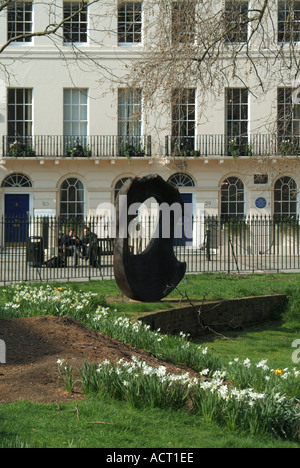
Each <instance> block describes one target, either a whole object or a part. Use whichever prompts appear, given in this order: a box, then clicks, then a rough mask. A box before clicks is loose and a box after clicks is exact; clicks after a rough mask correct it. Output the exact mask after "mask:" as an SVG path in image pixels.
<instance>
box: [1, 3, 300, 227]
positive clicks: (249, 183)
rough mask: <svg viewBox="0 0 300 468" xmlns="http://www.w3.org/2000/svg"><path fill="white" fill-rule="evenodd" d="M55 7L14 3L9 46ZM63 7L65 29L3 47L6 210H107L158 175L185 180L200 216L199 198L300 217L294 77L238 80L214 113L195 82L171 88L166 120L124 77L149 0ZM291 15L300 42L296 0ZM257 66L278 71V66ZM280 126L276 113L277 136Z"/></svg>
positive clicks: (246, 212) (141, 37) (245, 31)
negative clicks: (257, 85)
mask: <svg viewBox="0 0 300 468" xmlns="http://www.w3.org/2000/svg"><path fill="white" fill-rule="evenodd" d="M145 1H147V0H145ZM215 3H216V5H217V4H218V8H224V9H225V10H226V9H227V10H228V11H229V12H230V9H231V8H232V4H237V3H238V5H239V8H240V11H241V15H242V14H247V11H248V9H249V8H250V7H251V5H252V4H254V3H255V2H254V1H253V2H245V1H240V2H232V1H231V2H228V1H223V2H215ZM177 4H178V2H174V5H177ZM47 5H48V2H47V1H45V2H44V3H41V2H35V1H32V2H30V1H25V2H22V1H17V2H13V3H12V4H11V5H10V6H9V7H8V8H6V9H4V10H3V11H2V12H1V14H0V44H4V43H5V42H6V41H7V40H9V39H10V38H11V37H17V36H18V34H22V33H25V34H26V33H28V32H29V33H30V32H31V31H33V29H34V30H36V31H39V30H41V31H43V30H44V29H45V26H46V25H47V24H49V14H48V11H47V9H46V6H47ZM54 7H55V12H54V11H52V14H53V15H54V14H55V18H56V23H57V22H58V21H59V18H61V20H63V18H64V17H70V18H71V19H70V20H69V21H67V22H66V24H65V25H64V28H61V31H62V32H61V34H60V35H59V34H57V35H55V36H52V37H45V36H43V35H42V36H35V37H25V38H24V37H21V38H20V39H19V40H15V41H13V42H11V43H10V45H9V46H8V47H7V48H6V49H5V50H4V51H3V52H2V53H1V55H0V62H1V68H0V79H1V81H0V135H1V148H0V197H1V213H2V215H4V216H15V215H24V214H25V215H26V214H29V215H31V216H35V215H51V216H56V217H59V216H64V217H69V218H74V217H79V218H80V217H82V218H84V217H91V216H97V215H99V214H101V213H102V212H101V211H99V210H101V206H103V205H102V204H105V203H106V204H109V203H113V202H114V200H115V196H116V194H117V192H118V190H119V189H120V188H121V186H122V184H123V183H124V181H125V180H126V179H127V178H130V177H142V176H145V175H148V174H155V173H156V174H159V175H161V176H162V177H163V178H164V179H165V180H168V181H170V182H172V183H173V184H174V185H175V186H177V187H178V188H179V190H180V192H181V193H182V194H184V199H185V201H188V202H191V203H192V204H193V210H194V214H197V212H196V207H197V206H201V207H203V210H204V213H205V214H207V215H217V216H220V215H225V216H228V215H229V216H239V217H242V216H252V215H253V216H255V215H259V216H260V215H263V216H264V215H266V216H273V215H279V216H285V217H294V216H296V215H298V206H299V189H298V187H299V186H300V173H299V158H298V155H299V151H300V150H299V145H298V143H299V134H300V131H299V123H300V106H299V105H298V104H297V101H296V105H293V103H294V104H295V102H294V101H293V91H294V88H293V85H294V84H293V83H292V82H291V79H290V77H287V79H286V81H284V80H282V79H281V80H278V81H276V80H275V79H274V81H273V82H272V86H271V87H267V88H266V89H264V90H263V91H262V90H261V91H258V90H257V89H256V91H255V93H253V92H252V80H253V76H251V75H247V76H246V75H245V77H244V81H243V82H242V81H241V80H240V79H236V78H231V77H230V76H229V77H228V80H227V85H226V86H224V88H223V90H222V91H221V92H220V93H219V94H218V95H215V94H214V93H212V96H211V99H209V101H208V103H207V107H206V110H205V112H202V110H201V102H202V100H201V93H202V90H201V87H200V86H198V84H197V81H195V83H194V86H189V87H185V86H184V83H183V85H182V90H181V92H180V93H179V90H178V89H174V90H172V93H175V94H176V92H178V94H180V99H178V100H176V102H175V103H173V104H172V105H170V109H169V112H167V111H166V113H165V115H163V116H161V115H160V117H159V119H158V117H157V116H156V115H155V109H154V110H153V109H152V112H151V114H149V115H147V113H146V107H145V106H144V105H143V89H141V88H135V89H130V90H128V89H126V87H125V84H124V81H123V77H124V73H125V70H126V68H127V66H128V64H131V63H132V62H134V61H135V60H138V59H139V57H140V53H141V52H142V51H143V49H144V48H145V47H147V37H146V30H145V28H144V23H145V22H146V18H145V12H144V4H143V2H140V1H134V2H131V1H125V2H123V1H120V2H117V1H113V0H112V1H111V2H110V3H109V2H106V3H103V2H95V3H93V4H91V5H89V6H88V7H87V8H83V9H82V4H81V3H77V2H68V1H66V2H64V1H63V0H59V2H56V3H55V4H53V9H54ZM272 8H273V12H272V18H273V27H274V35H273V38H274V48H276V47H278V44H282V42H283V41H284V40H285V34H286V33H287V31H286V30H285V28H286V23H285V22H284V20H285V19H286V18H287V16H288V14H290V11H291V10H290V2H286V1H274V2H272ZM78 9H81V11H80V13H77V14H76V15H73V13H74V12H76V11H78ZM292 12H293V15H294V16H293V18H294V20H293V21H294V23H295V28H294V29H293V34H294V38H293V39H294V41H295V42H297V41H300V33H299V24H300V23H299V22H300V2H297V1H295V2H292ZM72 15H73V16H72ZM50 19H51V18H50ZM99 24H100V26H99ZM237 31H238V32H237V35H236V36H235V35H234V34H232V35H231V38H230V39H229V40H230V41H232V42H241V41H243V40H245V37H247V35H249V34H250V32H249V25H248V24H245V25H243V24H240V25H239V26H238V30H237ZM255 47H256V44H255V43H253V44H252V49H253V50H255ZM239 60H241V61H242V60H243V59H242V58H241V59H239ZM265 60H267V56H266V58H265ZM272 60H273V59H272ZM257 66H258V68H259V69H260V70H259V71H261V72H262V73H261V75H262V76H266V78H268V80H269V79H270V75H272V67H273V66H275V67H276V63H275V64H274V63H273V64H272V65H271V64H269V65H268V66H266V63H261V62H260V63H258V65H257ZM240 67H241V68H243V63H242V62H240ZM266 70H267V72H266ZM264 73H265V75H264ZM266 73H267V74H268V75H266ZM118 81H119V82H118ZM291 109H292V112H291ZM270 122H277V128H276V131H275V132H274V131H272V132H271V131H270Z"/></svg>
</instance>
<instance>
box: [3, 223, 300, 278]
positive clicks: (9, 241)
mask: <svg viewBox="0 0 300 468" xmlns="http://www.w3.org/2000/svg"><path fill="white" fill-rule="evenodd" d="M156 221H157V220H156V219H155V218H153V217H146V218H143V219H138V220H136V224H135V225H134V223H132V222H131V223H130V239H129V246H130V252H131V253H132V254H139V253H141V252H142V251H143V250H144V249H145V248H146V246H147V245H148V243H149V241H150V239H151V238H152V237H153V235H154V233H155V232H156V230H155V227H156ZM0 222H1V225H0V228H1V230H0V240H1V243H0V245H1V251H0V283H1V284H3V283H9V282H16V281H20V282H21V281H72V280H76V279H82V280H84V279H103V278H113V277H114V273H113V243H114V236H115V232H114V229H115V226H114V224H113V222H112V220H111V219H109V218H106V217H102V218H96V217H95V218H89V219H86V220H79V221H78V220H77V221H76V220H72V221H67V220H64V219H62V218H59V219H57V218H52V217H33V218H31V217H25V218H18V217H2V219H1V221H0ZM188 223H190V225H189V226H188V235H185V232H184V231H183V230H182V226H179V230H178V227H177V228H176V232H177V234H176V238H175V240H174V251H175V254H176V256H177V258H178V259H179V260H180V261H185V262H186V263H187V273H195V274H196V273H206V272H227V273H233V272H235V273H241V272H243V273H255V272H268V271H269V272H270V271H272V272H280V271H293V270H300V224H299V219H294V218H286V219H278V218H277V219H276V218H269V217H246V218H244V219H222V218H218V217H209V216H205V217H200V218H193V219H191V220H190V221H188ZM85 225H87V226H89V228H90V231H91V232H93V233H94V234H95V235H96V236H95V239H96V240H95V243H94V244H93V245H94V247H93V248H94V250H93V255H92V257H91V256H89V255H86V251H85V249H84V245H83V244H82V242H81V243H80V255H79V256H78V258H76V256H75V254H74V251H73V250H72V251H71V252H69V251H68V252H66V248H65V246H64V245H63V240H62V239H63V235H64V234H66V233H68V232H69V228H70V227H71V226H72V227H74V229H75V233H76V235H77V236H78V237H79V239H80V240H81V241H82V240H83V238H84V226H85ZM178 233H179V234H178ZM181 233H183V235H181ZM53 259H54V260H53ZM76 263H77V265H76Z"/></svg>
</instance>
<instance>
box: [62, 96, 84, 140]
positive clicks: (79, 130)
mask: <svg viewBox="0 0 300 468" xmlns="http://www.w3.org/2000/svg"><path fill="white" fill-rule="evenodd" d="M87 134H88V90H87V89H77V88H70V89H64V135H65V136H73V137H86V136H87Z"/></svg>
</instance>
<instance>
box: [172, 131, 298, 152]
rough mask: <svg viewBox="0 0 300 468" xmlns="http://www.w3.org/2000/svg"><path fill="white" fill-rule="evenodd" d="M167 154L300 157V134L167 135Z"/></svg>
mask: <svg viewBox="0 0 300 468" xmlns="http://www.w3.org/2000/svg"><path fill="white" fill-rule="evenodd" d="M165 156H175V157H207V156H220V157H226V156H229V157H233V158H238V157H240V156H244V157H245V156H247V157H251V156H300V135H292V136H291V135H275V134H251V135H240V136H236V137H230V136H227V135H221V134H219V135H217V134H212V135H196V136H190V137H186V136H185V137H181V136H166V138H165Z"/></svg>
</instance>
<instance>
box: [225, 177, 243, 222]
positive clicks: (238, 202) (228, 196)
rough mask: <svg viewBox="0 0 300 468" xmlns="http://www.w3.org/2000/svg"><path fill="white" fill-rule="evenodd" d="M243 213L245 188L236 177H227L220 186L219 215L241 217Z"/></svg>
mask: <svg viewBox="0 0 300 468" xmlns="http://www.w3.org/2000/svg"><path fill="white" fill-rule="evenodd" d="M244 214H245V189H244V184H243V182H242V181H241V180H240V179H238V178H237V177H228V178H227V179H226V180H224V182H223V183H222V186H221V216H222V217H225V218H234V217H235V218H242V217H244Z"/></svg>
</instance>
